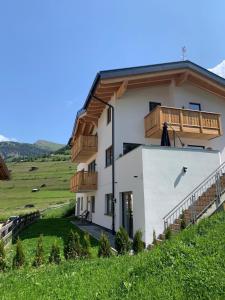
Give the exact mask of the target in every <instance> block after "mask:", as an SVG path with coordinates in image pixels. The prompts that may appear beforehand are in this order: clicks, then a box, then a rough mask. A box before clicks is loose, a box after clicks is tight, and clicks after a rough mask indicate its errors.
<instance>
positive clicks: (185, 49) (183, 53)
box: [181, 46, 187, 60]
mask: <svg viewBox="0 0 225 300" xmlns="http://www.w3.org/2000/svg"><path fill="white" fill-rule="evenodd" d="M181 50H182V60H186V59H187V57H186V53H187V48H186V46H183V47H182V48H181Z"/></svg>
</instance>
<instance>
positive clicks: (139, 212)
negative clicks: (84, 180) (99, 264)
mask: <svg viewBox="0 0 225 300" xmlns="http://www.w3.org/2000/svg"><path fill="white" fill-rule="evenodd" d="M150 101H154V102H160V103H161V104H162V105H163V106H170V107H177V108H189V103H190V102H195V103H200V104H201V109H202V110H203V111H208V112H215V113H221V116H222V118H221V121H222V128H223V129H224V128H225V99H224V98H222V97H219V96H216V95H214V94H212V93H210V92H208V91H205V90H203V89H200V88H198V87H196V86H194V85H191V84H190V83H185V84H183V85H182V86H179V87H177V86H176V85H175V84H174V82H172V83H171V84H169V85H163V86H155V87H147V88H139V89H132V90H128V91H126V92H125V93H124V95H123V96H122V97H121V98H119V99H116V100H115V99H114V98H112V100H111V102H110V103H111V104H112V105H113V106H114V107H115V159H116V168H115V173H116V178H115V181H116V205H115V224H116V229H118V228H119V226H121V225H122V206H121V201H122V199H121V197H122V193H123V192H132V197H133V230H134V231H136V230H137V229H141V230H142V232H143V238H144V241H145V242H146V243H147V244H148V243H150V242H151V241H152V231H153V229H154V230H155V231H156V233H157V234H160V233H162V232H163V216H164V215H165V214H166V213H168V212H169V211H170V210H171V209H172V208H173V207H174V206H175V205H176V204H177V203H178V202H180V201H181V200H182V199H183V198H184V197H185V196H186V195H187V194H188V193H190V192H191V191H192V190H193V188H194V187H195V186H197V185H198V184H199V183H200V182H201V181H202V180H203V179H204V178H205V177H207V176H208V175H209V174H210V173H211V172H212V171H213V170H214V169H216V167H218V165H219V164H220V163H221V162H223V161H225V139H224V136H221V137H218V138H215V139H213V140H207V139H196V138H195V139H187V138H182V142H183V143H184V144H185V147H184V148H172V147H171V148H162V147H159V145H160V140H159V139H152V138H145V130H144V117H145V116H146V115H147V114H148V113H149V102H150ZM106 111H107V109H105V110H104V111H103V113H102V114H101V117H100V118H99V120H98V126H97V135H98V152H97V153H96V154H95V155H93V157H91V158H90V159H89V160H88V161H87V162H86V163H85V164H79V165H78V170H82V169H85V170H87V168H88V164H89V163H90V162H92V161H93V160H95V161H96V171H97V172H98V188H97V190H96V191H94V192H87V193H79V194H77V195H76V197H77V198H83V201H84V204H83V210H80V212H82V211H84V210H85V209H87V208H88V209H89V210H90V206H87V200H88V199H89V200H90V197H91V196H95V209H94V212H92V213H91V218H92V222H93V223H96V224H98V225H101V226H103V227H106V228H108V229H111V228H112V217H111V216H109V215H106V214H105V205H106V204H105V195H106V194H109V193H111V191H112V179H111V178H112V168H111V166H109V167H106V166H105V151H106V149H107V148H108V147H110V146H111V144H112V136H111V126H112V124H111V123H109V124H108V125H107V121H106V117H107V112H106ZM123 143H137V144H141V145H142V146H140V147H138V148H136V149H134V150H132V151H131V152H129V153H127V154H126V155H123ZM176 145H177V147H180V143H179V141H178V140H177V141H176ZM187 145H196V146H204V147H205V149H191V148H187ZM209 147H210V148H211V149H212V150H207V148H209ZM183 166H186V167H187V168H188V170H187V173H185V174H183V173H182V168H183Z"/></svg>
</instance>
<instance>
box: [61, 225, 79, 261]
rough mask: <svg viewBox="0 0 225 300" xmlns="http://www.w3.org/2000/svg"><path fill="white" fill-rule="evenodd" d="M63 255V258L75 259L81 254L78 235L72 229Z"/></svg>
mask: <svg viewBox="0 0 225 300" xmlns="http://www.w3.org/2000/svg"><path fill="white" fill-rule="evenodd" d="M64 256H65V259H75V258H78V257H80V256H81V244H80V236H79V234H78V233H77V232H74V231H73V230H71V231H70V233H69V235H68V239H67V242H66V244H65V246H64Z"/></svg>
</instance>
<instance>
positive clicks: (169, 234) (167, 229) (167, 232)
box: [165, 227, 172, 240]
mask: <svg viewBox="0 0 225 300" xmlns="http://www.w3.org/2000/svg"><path fill="white" fill-rule="evenodd" d="M171 237H172V231H171V228H170V227H167V228H166V230H165V238H166V240H170V239H171Z"/></svg>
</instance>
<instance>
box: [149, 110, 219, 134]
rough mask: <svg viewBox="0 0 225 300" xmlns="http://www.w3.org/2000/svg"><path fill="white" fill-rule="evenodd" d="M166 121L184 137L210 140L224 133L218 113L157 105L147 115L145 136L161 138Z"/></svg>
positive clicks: (171, 129) (171, 128)
mask: <svg viewBox="0 0 225 300" xmlns="http://www.w3.org/2000/svg"><path fill="white" fill-rule="evenodd" d="M164 122H167V123H168V125H169V126H168V130H169V131H173V130H174V131H176V132H179V135H180V136H183V137H189V138H199V139H207V140H208V139H211V138H215V137H218V136H221V135H222V127H221V116H220V114H218V113H211V112H205V111H196V110H190V109H181V108H173V107H166V106H157V107H156V108H155V109H154V110H153V111H151V112H150V113H149V114H148V115H147V116H146V117H145V137H152V138H160V137H161V134H162V129H163V124H164Z"/></svg>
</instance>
